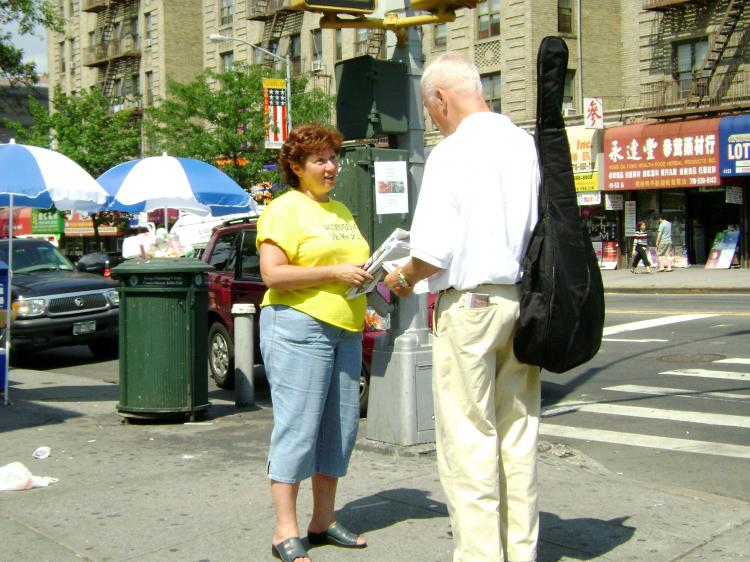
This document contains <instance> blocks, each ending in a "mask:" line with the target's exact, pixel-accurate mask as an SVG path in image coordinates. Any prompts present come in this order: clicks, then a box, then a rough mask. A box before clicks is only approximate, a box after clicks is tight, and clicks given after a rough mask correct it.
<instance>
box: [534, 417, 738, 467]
mask: <svg viewBox="0 0 750 562" xmlns="http://www.w3.org/2000/svg"><path fill="white" fill-rule="evenodd" d="M539 433H540V434H541V435H545V436H548V437H558V438H563V439H577V440H580V441H596V442H601V443H612V444H617V445H628V446H631V447H646V448H650V449H661V450H666V451H677V452H681V453H698V454H701V455H717V456H722V457H734V458H738V459H750V447H743V446H742V445H730V444H726V443H712V442H710V441H693V440H690V439H676V438H674V437H658V436H655V435H643V434H639V433H621V432H618V431H608V430H605V429H584V428H579V427H567V426H562V425H551V424H546V423H543V424H541V426H540V428H539Z"/></svg>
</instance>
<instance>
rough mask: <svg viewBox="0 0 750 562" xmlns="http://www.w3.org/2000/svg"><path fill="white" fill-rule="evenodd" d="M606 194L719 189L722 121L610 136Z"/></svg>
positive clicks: (636, 128)
mask: <svg viewBox="0 0 750 562" xmlns="http://www.w3.org/2000/svg"><path fill="white" fill-rule="evenodd" d="M604 175H605V178H604V190H605V191H620V190H629V189H668V188H680V187H683V188H684V187H699V186H705V185H719V184H720V178H719V119H718V118H715V119H697V120H693V121H681V122H679V123H659V124H647V125H644V124H639V125H628V126H625V127H613V128H611V129H606V130H605V131H604Z"/></svg>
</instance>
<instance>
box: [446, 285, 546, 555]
mask: <svg viewBox="0 0 750 562" xmlns="http://www.w3.org/2000/svg"><path fill="white" fill-rule="evenodd" d="M473 292H477V293H488V294H489V295H490V305H489V306H488V307H486V308H472V309H469V308H464V301H467V300H468V298H467V297H466V294H465V293H462V292H460V291H456V290H452V289H451V290H448V291H446V292H443V293H441V294H440V296H439V298H438V301H437V303H436V306H435V328H434V329H435V339H434V341H433V395H434V400H435V429H436V441H437V460H438V472H439V474H440V481H441V484H442V486H443V489H444V491H445V495H446V498H447V502H448V511H449V514H450V520H451V525H452V528H453V537H454V542H455V551H454V555H453V560H454V562H459V561H460V562H481V561H486V562H498V561H502V560H512V561H522V560H534V559H535V558H536V544H537V536H538V533H539V512H538V508H537V485H536V448H537V435H538V430H539V409H540V399H541V396H540V395H541V390H540V388H541V386H540V379H539V369H538V368H537V367H532V366H529V365H524V364H521V363H519V362H518V360H517V359H516V358H515V355H514V354H513V332H514V328H515V324H516V319H517V318H518V308H519V307H518V300H519V294H520V287H519V286H518V285H483V286H480V287H479V288H477V289H474V290H473Z"/></svg>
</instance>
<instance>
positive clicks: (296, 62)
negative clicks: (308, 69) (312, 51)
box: [289, 33, 302, 75]
mask: <svg viewBox="0 0 750 562" xmlns="http://www.w3.org/2000/svg"><path fill="white" fill-rule="evenodd" d="M289 62H290V63H291V65H292V73H293V74H295V75H299V74H302V41H301V40H300V36H299V33H295V34H294V35H290V36H289Z"/></svg>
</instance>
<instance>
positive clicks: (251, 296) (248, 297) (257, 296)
mask: <svg viewBox="0 0 750 562" xmlns="http://www.w3.org/2000/svg"><path fill="white" fill-rule="evenodd" d="M255 238H256V231H255V229H254V228H246V229H243V230H242V231H241V234H240V239H239V240H238V247H239V259H238V260H237V264H236V268H235V269H236V273H237V274H236V276H235V278H234V281H233V282H232V304H235V303H243V304H244V303H250V304H254V305H255V322H254V323H255V343H256V347H255V349H256V350H258V351H257V352H256V356H257V353H260V351H259V347H258V333H259V328H258V318H259V317H260V303H261V301H262V300H263V295H264V294H265V292H266V286H265V285H264V284H263V279H262V278H261V276H260V255H259V254H258V251H257V250H256V248H255ZM256 360H257V359H256Z"/></svg>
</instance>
